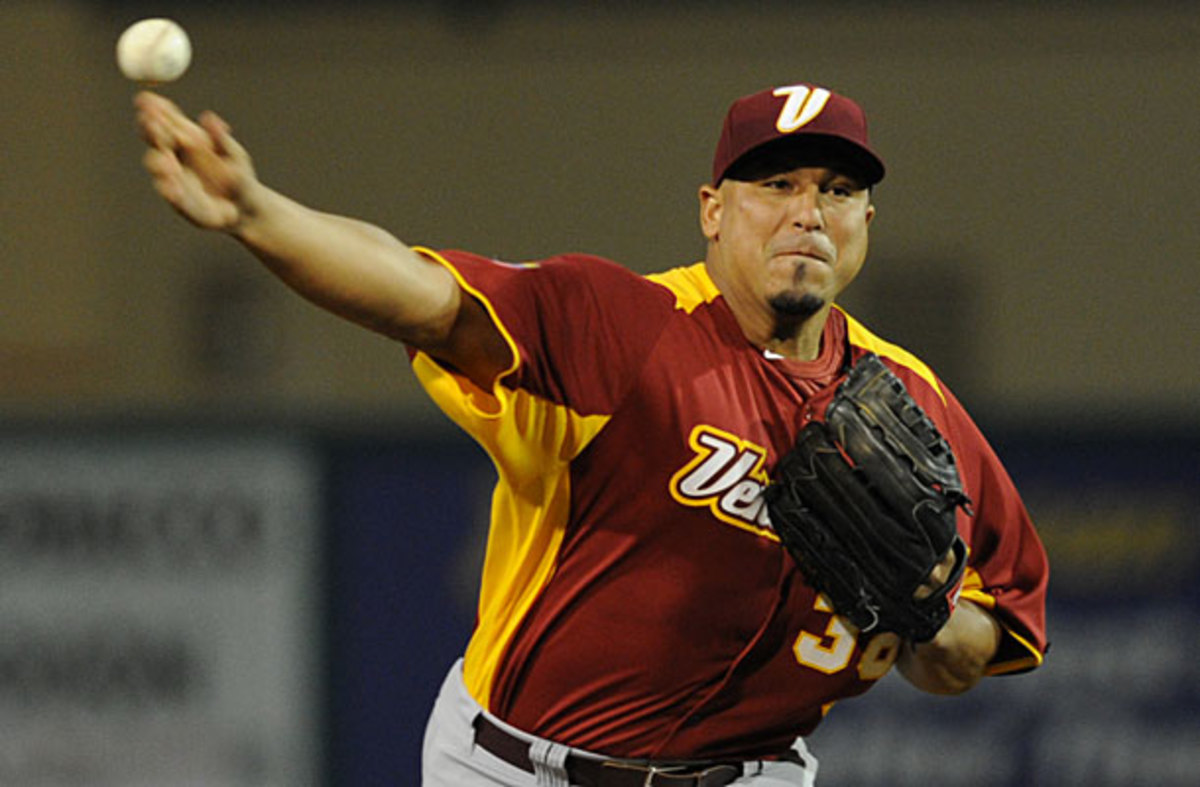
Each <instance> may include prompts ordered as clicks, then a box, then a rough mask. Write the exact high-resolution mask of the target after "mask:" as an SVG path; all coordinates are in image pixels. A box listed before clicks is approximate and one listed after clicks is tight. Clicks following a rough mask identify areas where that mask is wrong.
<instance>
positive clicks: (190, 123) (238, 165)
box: [134, 91, 258, 231]
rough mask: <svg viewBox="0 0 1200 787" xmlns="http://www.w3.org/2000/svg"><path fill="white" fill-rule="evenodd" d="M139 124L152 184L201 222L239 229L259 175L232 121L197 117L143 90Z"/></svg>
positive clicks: (190, 218) (186, 214)
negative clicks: (233, 130)
mask: <svg viewBox="0 0 1200 787" xmlns="http://www.w3.org/2000/svg"><path fill="white" fill-rule="evenodd" d="M134 106H135V107H136V108H137V124H138V130H139V132H140V133H141V136H142V139H143V140H145V142H146V145H147V146H148V147H149V150H147V151H146V155H145V157H144V158H143V164H144V165H145V167H146V170H147V171H148V172H149V173H150V175H151V177H152V178H153V180H154V188H155V190H156V191H158V193H159V194H160V195H161V196H162V197H163V199H165V200H166V201H167V203H168V204H170V205H171V207H172V208H174V209H175V210H176V211H178V212H179V213H180V214H181V215H182V216H183V217H184V218H186V219H187V220H188V221H190V222H192V223H193V224H195V225H196V226H198V227H203V228H205V229H216V230H224V231H232V230H235V229H236V228H237V227H238V226H239V225H240V224H241V223H242V221H244V220H245V219H246V218H247V216H248V215H249V214H250V212H251V210H252V209H251V207H250V205H251V200H250V197H251V193H252V191H253V189H254V187H255V186H257V185H258V181H257V179H256V177H255V174H254V167H253V165H252V163H251V161H250V155H249V154H248V153H247V152H246V150H245V148H243V147H242V146H241V145H240V144H239V143H238V142H237V140H235V139H234V138H233V136H232V134H231V133H230V127H229V124H228V123H226V122H225V121H224V120H222V119H221V118H220V117H218V116H217V115H216V114H215V113H212V112H205V113H203V114H201V115H200V117H199V119H198V121H194V120H192V119H191V118H189V117H187V116H186V115H185V114H183V112H182V111H181V110H180V109H179V107H178V106H176V105H175V104H174V103H173V102H171V101H170V100H168V99H166V98H164V97H162V96H160V95H158V94H157V93H152V92H149V91H143V92H140V93H138V94H137V96H136V97H135V98H134Z"/></svg>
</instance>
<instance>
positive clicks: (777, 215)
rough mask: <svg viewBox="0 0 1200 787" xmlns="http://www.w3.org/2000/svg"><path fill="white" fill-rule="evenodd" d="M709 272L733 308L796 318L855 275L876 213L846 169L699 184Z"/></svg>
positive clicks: (786, 319) (804, 316) (813, 309)
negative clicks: (718, 183) (711, 184)
mask: <svg viewBox="0 0 1200 787" xmlns="http://www.w3.org/2000/svg"><path fill="white" fill-rule="evenodd" d="M700 203H701V209H700V221H701V227H702V229H703V231H704V235H705V237H707V238H708V240H709V242H710V243H709V254H708V264H709V268H710V272H711V273H712V275H713V277H714V279H715V280H716V281H717V284H718V286H720V287H721V289H722V293H723V294H724V295H725V297H726V299H727V300H728V301H730V304H731V306H733V308H734V309H735V311H737V310H739V309H742V310H745V309H750V310H752V311H755V312H758V313H761V314H764V315H767V314H770V315H772V317H773V319H774V320H775V322H776V323H777V324H780V323H795V322H798V321H803V320H805V319H807V318H808V317H811V316H812V315H813V314H816V313H817V312H818V311H820V310H821V309H823V308H824V307H826V306H828V305H829V304H831V303H832V302H833V300H834V298H836V297H837V296H838V295H839V294H840V293H841V292H842V291H843V290H844V289H845V288H846V286H847V285H849V284H850V282H851V281H853V280H854V277H855V276H857V275H858V271H859V270H860V269H861V267H862V264H863V261H864V260H865V259H866V254H867V226H868V225H869V224H870V223H871V219H872V218H873V217H874V215H875V208H874V206H873V205H872V204H871V201H870V193H869V191H868V190H867V189H866V188H865V187H863V186H862V185H861V184H860V183H859V182H857V181H856V180H855V179H853V178H851V177H850V176H847V175H844V174H841V173H840V172H839V171H837V170H834V169H831V168H828V167H820V166H803V167H798V168H795V169H790V170H788V171H784V172H779V173H777V174H766V175H763V176H761V177H758V176H757V175H756V176H755V179H752V180H732V179H728V178H727V179H726V180H724V181H722V182H721V185H720V186H718V187H715V188H714V187H712V186H705V187H703V188H702V189H701V190H700Z"/></svg>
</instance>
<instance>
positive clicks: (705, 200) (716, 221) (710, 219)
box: [700, 185, 722, 241]
mask: <svg viewBox="0 0 1200 787" xmlns="http://www.w3.org/2000/svg"><path fill="white" fill-rule="evenodd" d="M721 207H722V203H721V190H720V189H719V188H718V187H716V186H709V185H704V186H701V187H700V231H701V232H703V233H704V237H706V238H708V239H709V240H710V241H712V240H717V236H718V235H720V227H721Z"/></svg>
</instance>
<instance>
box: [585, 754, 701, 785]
mask: <svg viewBox="0 0 1200 787" xmlns="http://www.w3.org/2000/svg"><path fill="white" fill-rule="evenodd" d="M603 765H604V767H605V768H618V769H620V770H625V771H643V772H645V774H646V779H645V781H643V782H642V787H654V777H655V776H657V775H658V774H660V773H661V774H662V775H663V776H670V775H671V774H672V773H673V772H675V773H678V772H680V771H682V770H683V769H684V766H682V765H670V766H666V767H662V768H660V767H659V766H657V765H639V764H637V763H634V762H617V761H615V760H605V761H604V763H603Z"/></svg>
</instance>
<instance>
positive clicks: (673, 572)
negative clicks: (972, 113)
mask: <svg viewBox="0 0 1200 787" xmlns="http://www.w3.org/2000/svg"><path fill="white" fill-rule="evenodd" d="M421 251H422V253H424V254H427V255H428V256H430V257H431V258H433V259H436V260H438V261H440V262H441V263H442V264H444V265H446V266H447V267H448V268H449V269H450V270H451V271H452V272H453V273H454V275H455V276H456V277H457V279H458V280H459V282H460V284H461V285H462V286H463V287H464V289H465V290H466V291H467V292H469V293H471V294H472V295H473V296H474V297H476V298H478V299H479V300H480V301H481V302H482V303H483V304H484V305H485V306H486V308H487V309H488V311H489V313H490V314H491V316H492V318H493V320H494V321H495V323H496V325H497V326H498V327H499V329H500V331H501V332H502V333H503V335H504V337H505V338H506V340H507V341H508V343H509V345H510V347H511V349H512V354H513V360H512V364H511V366H510V368H509V369H508V371H507V372H505V373H504V374H502V375H501V377H500V378H499V380H498V381H497V382H496V384H495V385H494V386H493V389H492V390H490V391H485V390H481V389H479V388H478V387H476V386H475V385H473V384H472V383H471V382H469V381H468V380H466V379H464V378H463V377H461V376H459V375H456V374H455V373H454V372H453V370H451V369H447V368H445V367H443V366H441V365H439V364H437V363H436V362H434V361H433V360H432V359H430V358H429V357H428V356H425V355H423V354H417V355H416V356H415V357H414V361H413V363H414V368H415V370H416V372H417V374H418V377H419V379H420V380H421V382H422V384H423V385H424V386H425V387H426V389H427V390H428V392H429V393H430V395H431V396H432V397H433V399H434V400H435V401H436V402H437V403H438V404H439V406H441V407H442V408H443V410H445V412H446V413H447V414H448V415H449V416H450V417H451V418H452V419H453V420H454V421H455V422H456V423H458V424H459V425H460V426H461V427H462V428H463V429H465V430H466V431H467V432H468V433H469V434H471V435H472V436H473V437H474V438H475V439H476V440H478V441H479V443H480V444H481V445H482V446H483V447H484V448H485V449H486V450H487V451H488V453H489V455H490V456H491V458H492V460H493V462H494V464H495V466H496V470H497V473H498V482H497V485H496V489H495V493H494V496H493V501H492V521H491V529H490V533H489V540H488V548H487V556H486V559H485V562H484V568H483V576H482V585H481V592H480V599H479V610H478V622H477V626H476V629H475V631H474V633H473V635H472V638H471V641H470V643H469V645H468V647H467V652H466V656H465V677H466V682H467V687H468V689H469V690H470V691H471V693H472V695H473V696H474V697H475V698H476V699H477V700H478V701H479V702H480V703H481V704H482V705H483V706H484V707H485V708H487V709H488V710H489V711H490V712H492V713H494V714H495V715H497V716H498V717H500V718H501V719H504V720H505V721H507V722H509V723H510V724H513V725H515V726H517V727H519V728H521V729H524V730H526V731H528V732H530V733H533V734H536V735H539V736H542V737H546V738H550V739H553V740H555V741H558V742H560V743H564V744H567V745H571V746H576V747H580V748H584V749H589V750H592V751H597V752H602V753H606V754H610V755H613V756H622V757H645V758H655V759H671V758H686V759H695V758H709V757H734V758H754V757H756V756H764V755H770V754H772V753H778V752H780V751H783V750H785V749H787V748H788V747H789V746H790V745H791V743H792V741H793V740H794V738H795V737H797V736H799V735H806V734H808V733H809V732H811V731H812V730H813V728H815V727H816V726H817V724H818V723H819V722H820V720H821V718H822V717H823V715H824V714H825V712H826V711H827V710H828V708H829V706H830V705H832V704H833V703H834V702H835V701H837V700H840V699H843V698H846V697H851V696H854V695H856V694H860V693H861V692H863V691H866V690H867V689H868V688H870V687H871V686H872V685H873V684H874V682H875V681H877V680H878V679H879V678H880V677H882V676H883V675H884V674H885V673H886V672H887V671H888V669H889V668H890V667H891V665H892V663H893V662H894V661H895V659H896V656H897V653H898V647H899V640H898V639H897V637H896V635H894V634H891V633H883V634H877V635H873V636H862V637H859V636H857V635H856V632H854V631H853V630H852V629H851V628H850V627H849V625H848V624H847V623H845V622H844V621H842V620H841V619H840V618H838V617H837V616H835V615H833V614H832V612H831V611H830V608H829V606H828V604H827V603H826V601H825V600H824V598H823V597H821V596H819V595H818V594H817V593H816V592H815V591H814V590H813V589H812V588H811V587H810V586H809V585H808V584H807V583H806V582H805V579H804V576H803V574H802V573H801V572H800V571H799V569H798V568H797V567H796V565H795V563H794V562H793V560H792V559H791V557H790V556H789V555H788V554H787V552H786V551H785V550H784V549H783V548H782V547H781V545H780V543H779V539H778V537H777V536H776V535H775V533H774V532H773V531H772V529H771V525H770V520H769V518H768V516H767V512H766V509H765V506H764V504H763V499H762V494H761V493H762V490H763V487H764V485H765V484H766V483H767V479H768V475H769V473H770V471H771V469H772V467H773V466H774V464H775V462H776V461H777V460H778V459H779V458H780V457H781V456H782V455H783V454H784V453H786V452H787V451H788V449H789V448H790V447H791V445H792V443H793V441H794V439H795V437H796V434H797V431H798V430H799V429H800V428H801V427H802V426H803V425H804V424H805V423H806V422H807V421H808V420H809V419H812V418H814V417H815V418H820V417H821V416H822V414H823V410H824V407H825V406H826V404H827V403H828V401H829V399H830V398H831V397H832V395H833V392H834V390H835V389H836V386H837V383H839V382H840V381H841V379H842V378H843V377H844V374H845V369H846V368H847V366H848V364H849V363H851V362H852V361H853V360H854V359H855V358H856V357H858V356H860V355H861V354H863V353H865V352H868V351H870V352H875V353H877V354H879V355H880V356H881V357H882V358H883V359H884V360H885V362H886V363H887V364H888V365H889V366H890V367H891V368H892V369H893V371H895V372H896V374H897V375H899V377H900V379H901V380H903V381H904V383H905V384H906V385H907V386H908V389H909V391H910V392H911V393H912V395H913V397H914V398H915V399H916V400H917V402H918V403H919V404H920V405H921V406H922V407H923V408H924V409H925V410H926V412H927V413H929V415H930V416H931V417H932V418H933V420H934V421H935V422H936V423H937V424H938V427H939V428H940V429H941V430H942V432H943V434H944V435H945V436H946V438H947V440H948V441H949V442H950V444H951V446H952V447H953V449H954V452H955V454H956V457H957V460H958V464H959V469H960V472H961V474H962V476H963V482H964V486H965V489H966V492H967V494H969V495H970V497H971V499H972V500H973V501H974V504H975V505H974V509H975V515H974V516H973V517H967V516H966V515H965V514H960V520H959V529H960V532H961V533H962V535H963V537H964V538H965V540H966V541H967V543H968V544H969V545H970V547H971V553H970V563H969V569H968V575H967V580H966V584H965V586H964V591H963V597H964V598H969V599H971V600H973V601H976V602H978V603H981V604H983V605H984V606H986V607H987V608H988V609H990V610H991V611H992V612H993V613H994V614H995V615H996V617H997V618H998V619H999V620H1000V622H1001V623H1002V625H1003V627H1004V629H1005V631H1006V636H1005V639H1004V643H1003V644H1002V646H1001V648H1000V651H999V653H998V655H997V657H996V659H995V662H994V663H993V664H992V665H991V671H992V672H994V673H1000V672H1011V671H1018V670H1024V669H1029V668H1032V667H1034V666H1037V665H1038V664H1040V663H1041V660H1042V653H1043V651H1044V648H1045V640H1044V621H1043V607H1044V595H1045V587H1046V572H1047V569H1046V559H1045V554H1044V552H1043V550H1042V547H1041V544H1040V542H1039V541H1038V538H1037V536H1036V534H1035V533H1034V530H1033V528H1032V525H1031V524H1030V521H1029V518H1028V515H1027V514H1026V511H1025V508H1024V506H1023V505H1022V503H1021V501H1020V498H1019V497H1018V495H1017V492H1016V490H1015V489H1014V487H1013V485H1012V482H1011V481H1010V480H1009V478H1008V475H1007V474H1006V472H1005V471H1004V469H1003V467H1001V465H1000V463H999V461H998V460H997V458H996V457H995V455H994V454H993V452H992V450H991V449H990V448H989V447H988V445H987V443H986V442H985V440H984V438H983V437H982V435H981V434H980V433H979V431H978V429H977V428H976V427H975V425H974V424H973V423H972V421H971V419H970V418H969V417H968V416H967V414H966V412H965V411H964V410H963V408H962V407H961V406H960V405H959V403H958V402H957V401H956V400H955V398H954V397H953V396H952V395H951V394H950V392H949V391H948V390H947V389H946V387H945V386H944V385H943V384H942V383H941V382H940V381H939V380H938V379H937V378H936V377H935V376H934V375H933V373H932V372H931V371H930V370H929V369H928V368H927V367H926V366H925V365H924V364H922V363H921V362H920V361H919V360H917V359H916V358H914V357H913V356H912V355H910V354H908V353H907V352H905V351H903V350H901V349H900V348H898V347H896V346H894V345H891V344H888V343H886V342H883V341H881V340H880V339H878V338H876V337H875V336H873V335H872V334H870V333H869V332H867V331H866V330H865V329H864V328H862V327H861V326H860V325H859V324H858V323H856V322H855V321H853V320H852V319H850V318H849V317H848V316H846V315H845V314H844V313H843V312H841V311H840V310H837V309H835V310H834V311H833V312H832V313H831V316H830V319H829V320H828V323H827V326H826V328H825V333H824V335H823V339H822V349H821V354H820V357H819V358H817V359H816V360H815V361H812V362H804V363H801V362H795V361H789V360H785V359H783V358H780V357H778V356H774V357H773V356H771V355H770V354H764V352H763V351H762V350H760V349H758V348H756V347H755V346H754V345H752V344H751V343H750V342H749V341H747V339H746V338H745V336H744V335H743V334H742V332H741V330H740V328H739V326H738V323H737V321H736V319H735V318H734V315H733V313H732V312H731V311H730V309H729V307H728V306H727V304H726V303H725V301H724V299H723V298H722V297H721V296H720V293H719V292H718V290H717V289H716V286H715V285H714V284H713V282H712V280H711V279H710V278H709V276H708V273H707V272H706V269H705V267H704V265H703V264H696V265H693V266H691V267H687V268H678V269H675V270H671V271H668V272H666V273H662V274H656V275H653V276H648V277H643V276H639V275H637V274H634V273H632V272H630V271H628V270H626V269H624V268H622V267H620V266H618V265H616V264H614V263H611V262H608V261H606V260H602V259H598V258H594V257H586V256H581V255H571V256H564V257H557V258H553V259H550V260H546V261H543V262H541V263H532V264H527V265H512V264H507V263H501V262H496V261H494V260H488V259H484V258H481V257H477V256H474V255H471V254H467V253H464V252H457V251H453V252H442V253H435V252H432V251H428V250H421Z"/></svg>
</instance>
